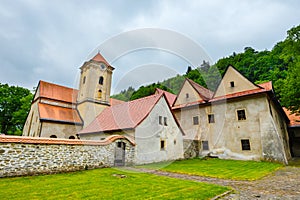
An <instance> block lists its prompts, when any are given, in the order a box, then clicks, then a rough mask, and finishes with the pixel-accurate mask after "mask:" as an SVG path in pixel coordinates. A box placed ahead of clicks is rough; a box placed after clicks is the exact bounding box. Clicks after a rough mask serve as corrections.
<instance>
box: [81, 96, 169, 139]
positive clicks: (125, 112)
mask: <svg viewBox="0 0 300 200" xmlns="http://www.w3.org/2000/svg"><path fill="white" fill-rule="evenodd" d="M162 96H164V95H163V94H156V95H155V94H154V95H151V96H148V97H145V98H141V99H137V100H133V101H129V102H125V103H122V104H118V105H115V106H111V107H108V108H106V109H104V110H103V111H102V112H101V114H100V115H98V117H97V118H96V119H95V120H94V121H93V122H92V123H91V124H90V125H88V126H87V127H86V128H85V129H83V130H81V131H80V132H79V134H84V133H97V132H105V131H118V130H126V129H127V130H128V129H134V128H135V127H136V126H137V125H139V124H140V123H141V122H142V121H143V120H144V119H145V118H146V117H147V116H148V114H149V113H150V111H151V110H152V108H153V107H154V105H155V104H156V103H157V102H158V100H159V99H160V98H161V97H162Z"/></svg>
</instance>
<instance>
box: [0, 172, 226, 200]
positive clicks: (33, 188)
mask: <svg viewBox="0 0 300 200" xmlns="http://www.w3.org/2000/svg"><path fill="white" fill-rule="evenodd" d="M113 174H124V175H126V176H127V177H126V178H120V177H116V176H113ZM227 190H229V189H228V188H225V187H222V186H217V185H211V184H204V183H197V182H192V181H185V180H179V179H172V178H167V177H158V176H155V175H149V174H142V173H134V172H124V171H119V170H116V169H108V168H107V169H97V170H89V171H82V172H75V173H66V174H56V175H45V176H32V177H17V178H2V179H0V199H83V198H84V199H195V198H196V199H208V198H211V197H214V196H216V195H218V194H221V193H223V192H225V191H227Z"/></svg>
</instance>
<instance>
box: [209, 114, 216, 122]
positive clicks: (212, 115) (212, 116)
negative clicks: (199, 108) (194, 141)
mask: <svg viewBox="0 0 300 200" xmlns="http://www.w3.org/2000/svg"><path fill="white" fill-rule="evenodd" d="M208 123H215V115H214V114H209V115H208Z"/></svg>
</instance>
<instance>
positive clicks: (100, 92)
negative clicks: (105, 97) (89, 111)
mask: <svg viewBox="0 0 300 200" xmlns="http://www.w3.org/2000/svg"><path fill="white" fill-rule="evenodd" d="M101 97H102V90H98V98H99V99H101Z"/></svg>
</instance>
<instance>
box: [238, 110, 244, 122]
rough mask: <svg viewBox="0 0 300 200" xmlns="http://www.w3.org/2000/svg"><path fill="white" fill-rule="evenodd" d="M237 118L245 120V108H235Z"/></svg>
mask: <svg viewBox="0 0 300 200" xmlns="http://www.w3.org/2000/svg"><path fill="white" fill-rule="evenodd" d="M237 116H238V120H246V112H245V110H237Z"/></svg>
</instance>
